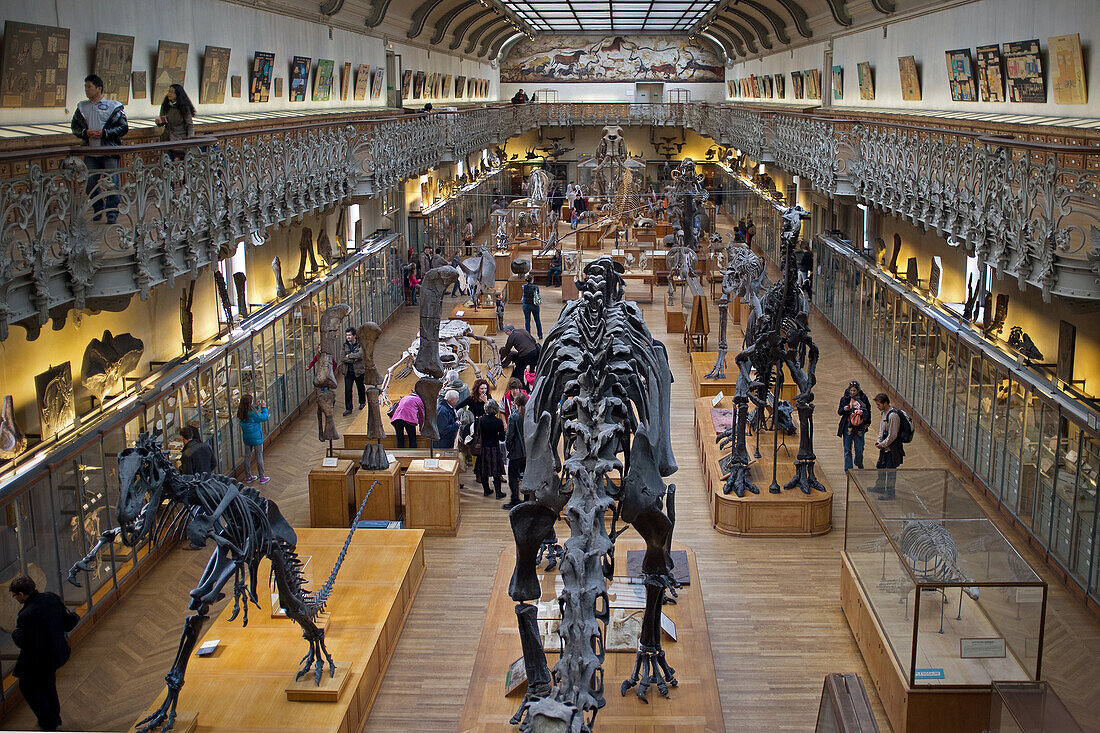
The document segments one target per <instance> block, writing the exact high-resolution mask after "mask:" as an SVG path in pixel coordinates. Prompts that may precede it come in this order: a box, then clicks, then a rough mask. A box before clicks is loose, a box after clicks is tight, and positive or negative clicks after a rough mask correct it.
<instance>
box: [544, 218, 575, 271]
mask: <svg viewBox="0 0 1100 733" xmlns="http://www.w3.org/2000/svg"><path fill="white" fill-rule="evenodd" d="M573 213H574V214H576V212H573ZM575 228H576V225H574V229H575ZM546 286H547V287H555V286H557V287H561V250H560V249H556V250H554V254H552V255H550V264H549V266H548V267H547V268H546Z"/></svg>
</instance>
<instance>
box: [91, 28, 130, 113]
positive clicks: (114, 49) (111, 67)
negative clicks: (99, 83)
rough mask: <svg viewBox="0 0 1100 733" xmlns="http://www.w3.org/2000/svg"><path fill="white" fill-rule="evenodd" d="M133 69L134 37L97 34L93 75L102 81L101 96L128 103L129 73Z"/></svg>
mask: <svg viewBox="0 0 1100 733" xmlns="http://www.w3.org/2000/svg"><path fill="white" fill-rule="evenodd" d="M133 67H134V37H133V36H119V35H115V34H114V33H97V34H96V37H95V73H96V76H98V77H99V78H100V79H102V80H103V96H105V97H107V98H108V99H116V100H118V101H119V102H122V103H123V104H129V103H130V73H131V72H132V71H133Z"/></svg>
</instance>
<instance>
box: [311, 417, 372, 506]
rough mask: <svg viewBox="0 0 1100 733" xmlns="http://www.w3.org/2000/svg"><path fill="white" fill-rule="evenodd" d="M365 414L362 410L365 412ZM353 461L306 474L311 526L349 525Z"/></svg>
mask: <svg viewBox="0 0 1100 733" xmlns="http://www.w3.org/2000/svg"><path fill="white" fill-rule="evenodd" d="M364 412H365V411H364ZM357 468H358V464H356V463H355V461H343V460H341V461H337V462H336V465H335V466H333V467H331V468H330V467H326V466H318V467H316V468H314V469H313V470H312V471H310V472H309V524H310V526H311V527H344V528H347V527H349V526H351V516H352V515H351V511H350V507H351V498H352V496H354V494H355V488H354V485H353V484H354V476H355V470H356V469H357Z"/></svg>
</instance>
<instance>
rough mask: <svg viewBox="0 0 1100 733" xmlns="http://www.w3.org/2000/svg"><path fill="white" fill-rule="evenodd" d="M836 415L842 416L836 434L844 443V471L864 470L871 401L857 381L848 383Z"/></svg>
mask: <svg viewBox="0 0 1100 733" xmlns="http://www.w3.org/2000/svg"><path fill="white" fill-rule="evenodd" d="M836 414H838V415H840V425H839V426H838V427H837V432H836V434H837V437H839V438H841V439H842V440H843V441H844V471H845V473H847V472H848V471H850V470H852V468H853V467H854V468H863V441H864V437H865V436H866V434H867V428H868V427H870V425H871V401H870V400H869V399H868V398H867V395H866V393H864V391H863V390H862V389H861V388H860V386H859V382H857V381H856V380H854V379H853V380H852V381H851V382H849V383H848V389H846V390H845V391H844V395H843V396H842V397H841V398H840V407H838V408H837V411H836Z"/></svg>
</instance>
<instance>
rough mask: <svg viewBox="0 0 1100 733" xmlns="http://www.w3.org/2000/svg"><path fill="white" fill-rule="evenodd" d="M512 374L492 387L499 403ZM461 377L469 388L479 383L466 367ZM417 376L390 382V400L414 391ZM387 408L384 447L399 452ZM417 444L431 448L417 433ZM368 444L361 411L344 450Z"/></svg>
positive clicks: (348, 432)
mask: <svg viewBox="0 0 1100 733" xmlns="http://www.w3.org/2000/svg"><path fill="white" fill-rule="evenodd" d="M477 368H478V369H480V370H481V373H482V375H484V374H485V373H486V372H487V371H488V370H489V367H488V365H486V364H478V365H477ZM511 373H512V370H511V368H507V369H505V370H504V375H503V376H502V377H500V378H498V379H497V386H496V388H495V389H493V388H492V385H490V389H489V394H491V395H492V396H493V399H495V400H497V402H499V401H500V400H501V399H503V398H504V388H505V387H506V386H507V384H508V375H510V374H511ZM459 376H460V377H462V381H463V382H464V383H465V384H466V386H467V387H473V386H474V382H476V381H477V375H476V374H474V370H473V369H471V368H470V367H468V366H467V367H466V368H465V369H463V370H462V371H461V372H459ZM416 379H417V377H416V374H409V376H407V377H402V378H401V379H394V380H393V381H392V382H390V387H389V396H390V400H392V401H393V402H394V403H396V402H397V401H398V400H399V399H401V398H402V397H404V396H405V395H407V394H409V393H410V392H412V391H413V387H415V386H416ZM386 410H387V408H385V407H383V408H382V426H383V427H384V428H385V429H386V436H385V437H384V438H382V447H383V448H385V449H386V450H388V451H392V450H397V431H395V430H394V429H393V423H392V422H390V418H389V416H387V415H386ZM416 442H417V447H418V448H430V447H431V445H430V441H428V440H427V439H426V438H424V437H423V436H421V435H420V434H419V433H417V436H416ZM366 444H367V411H366V410H359V411H358V413H357V414H356V416H355V422H353V423H352V424H351V426H350V427H349V428H348V429H347V430H346V431H344V448H346V449H348V450H359V451H361V450H363V446H364V445H366Z"/></svg>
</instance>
